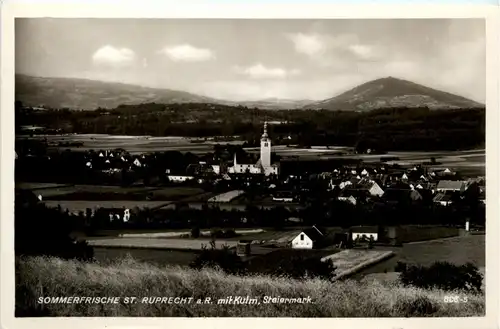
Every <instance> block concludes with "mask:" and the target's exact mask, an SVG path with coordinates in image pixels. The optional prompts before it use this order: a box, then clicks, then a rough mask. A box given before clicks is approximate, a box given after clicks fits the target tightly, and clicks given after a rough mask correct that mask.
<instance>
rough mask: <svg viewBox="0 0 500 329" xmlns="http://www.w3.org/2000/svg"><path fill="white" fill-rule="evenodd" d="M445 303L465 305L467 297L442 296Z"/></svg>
mask: <svg viewBox="0 0 500 329" xmlns="http://www.w3.org/2000/svg"><path fill="white" fill-rule="evenodd" d="M444 302H445V303H467V296H464V297H460V296H457V295H453V296H444Z"/></svg>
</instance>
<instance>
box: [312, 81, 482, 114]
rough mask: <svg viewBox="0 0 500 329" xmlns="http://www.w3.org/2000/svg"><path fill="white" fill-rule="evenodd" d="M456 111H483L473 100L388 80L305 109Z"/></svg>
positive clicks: (372, 82) (366, 85)
mask: <svg viewBox="0 0 500 329" xmlns="http://www.w3.org/2000/svg"><path fill="white" fill-rule="evenodd" d="M424 106H427V107H428V108H430V109H447V108H448V109H453V108H468V107H483V106H484V105H483V104H479V103H477V102H475V101H472V100H470V99H467V98H464V97H461V96H457V95H453V94H450V93H447V92H443V91H440V90H436V89H432V88H429V87H426V86H423V85H420V84H417V83H414V82H410V81H407V80H402V79H397V78H393V77H387V78H382V79H377V80H373V81H369V82H366V83H364V84H361V85H359V86H357V87H355V88H353V89H351V90H348V91H346V92H344V93H342V94H340V95H338V96H335V97H332V98H328V99H325V100H323V101H320V102H315V103H312V104H308V105H306V106H305V107H304V108H305V109H326V110H346V111H348V110H351V111H370V110H374V109H380V108H389V107H424Z"/></svg>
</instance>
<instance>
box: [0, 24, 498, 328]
mask: <svg viewBox="0 0 500 329" xmlns="http://www.w3.org/2000/svg"><path fill="white" fill-rule="evenodd" d="M13 26H14V36H15V37H14V40H13V42H12V44H13V46H14V51H13V53H14V57H15V58H14V60H15V66H14V68H13V69H12V71H14V77H13V78H12V79H13V80H12V82H13V83H14V85H13V86H12V90H13V92H14V94H13V95H12V96H11V98H9V99H12V100H13V101H12V103H13V104H10V105H9V106H12V113H14V114H13V116H14V120H13V127H12V131H13V132H14V133H15V137H12V138H11V140H12V141H13V143H12V144H13V145H12V148H13V149H12V154H13V159H12V163H13V166H14V169H13V175H14V177H13V183H12V184H11V189H12V188H13V190H14V192H12V193H13V200H14V202H13V205H12V211H13V218H12V220H13V227H14V231H13V232H12V231H11V232H4V231H2V237H3V236H4V235H7V234H8V235H10V236H12V241H13V248H14V251H13V253H14V257H13V261H14V263H15V266H13V269H12V272H15V274H14V277H15V288H14V286H12V290H13V291H14V292H15V296H13V298H14V299H15V301H14V302H13V303H14V307H13V309H14V314H13V316H15V317H16V318H33V317H35V318H36V317H173V318H176V317H179V318H185V317H208V318H210V317H239V318H246V317H252V318H422V317H428V318H436V317H446V318H456V317H478V318H480V317H485V316H486V275H487V274H486V258H487V257H486V250H487V248H486V243H485V242H486V230H487V228H486V226H487V225H486V224H487V220H486V218H487V213H488V216H490V215H491V214H490V212H487V210H486V209H487V207H490V202H489V201H490V200H489V198H488V203H487V201H486V199H487V198H486V185H487V181H488V180H489V177H490V176H489V175H490V174H492V173H491V172H490V170H488V177H487V175H486V172H487V170H486V167H487V166H486V162H487V161H486V159H487V158H488V157H489V156H490V153H488V156H486V140H487V138H486V125H487V120H486V112H487V110H488V111H490V110H492V109H490V108H487V105H486V104H487V92H486V91H487V74H488V73H487V71H488V70H487V55H488V52H487V37H486V35H487V33H486V31H487V20H486V19H485V18H484V17H483V18H477V17H476V18H475V17H472V18H466V17H464V18H446V17H444V18H342V19H340V18H339V19H337V18H332V19H324V18H314V17H311V18H307V19H303V18H302V19H294V18H282V19H269V18H267V19H262V18H253V19H244V18H189V17H186V18H156V17H155V18H143V17H110V18H105V17H104V18H103V17H96V18H92V17H81V18H80V17H45V16H44V17H16V18H15V19H14V25H13ZM493 110H495V111H497V110H498V109H497V108H495V109H493ZM2 111H4V109H2ZM5 152H6V151H5ZM2 161H4V160H2ZM490 169H491V168H490ZM3 179H4V177H2V180H3ZM9 186H10V185H9ZM488 186H492V185H488ZM491 188H495V189H496V187H491ZM2 197H3V190H2ZM496 201H498V197H496V200H495V199H494V200H493V202H496ZM491 219H492V218H490V221H491ZM2 221H3V220H2ZM490 221H488V223H490ZM488 229H490V228H488ZM2 230H3V229H2ZM496 233H498V232H495V234H496ZM492 238H494V239H496V238H495V236H493V237H492ZM490 260H491V259H490V258H489V259H488V262H490ZM14 267H15V268H14ZM488 274H489V272H488ZM488 282H489V281H488ZM488 312H490V311H488Z"/></svg>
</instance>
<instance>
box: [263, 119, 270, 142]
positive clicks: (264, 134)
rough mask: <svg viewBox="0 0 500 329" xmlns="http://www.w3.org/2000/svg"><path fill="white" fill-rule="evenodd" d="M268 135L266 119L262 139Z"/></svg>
mask: <svg viewBox="0 0 500 329" xmlns="http://www.w3.org/2000/svg"><path fill="white" fill-rule="evenodd" d="M268 138H269V136H268V135H267V121H266V122H264V133H263V134H262V140H264V139H268Z"/></svg>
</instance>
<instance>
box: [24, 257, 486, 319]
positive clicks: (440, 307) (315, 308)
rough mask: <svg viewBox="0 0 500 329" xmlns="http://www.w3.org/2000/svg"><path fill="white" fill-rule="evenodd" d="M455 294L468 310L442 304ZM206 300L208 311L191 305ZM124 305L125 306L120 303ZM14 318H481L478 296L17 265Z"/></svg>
mask: <svg viewBox="0 0 500 329" xmlns="http://www.w3.org/2000/svg"><path fill="white" fill-rule="evenodd" d="M453 293H460V294H461V295H462V296H467V298H468V302H467V303H451V304H450V303H444V296H447V295H450V294H453ZM45 296H89V297H96V296H116V297H122V298H123V297H127V296H135V297H137V298H138V302H137V303H135V304H125V303H123V302H120V303H117V304H74V303H50V304H39V303H37V300H38V298H39V297H45ZM155 296H179V297H192V298H193V301H194V302H192V303H190V304H166V303H153V304H150V303H146V302H143V300H142V298H143V297H155ZM227 296H244V297H245V296H250V297H252V298H257V300H258V303H257V304H255V305H244V307H242V305H230V304H218V303H217V302H216V301H217V300H218V299H219V298H225V297H227ZM264 296H273V297H277V296H281V297H285V298H286V297H290V298H297V297H305V298H307V297H310V298H311V303H305V304H284V303H281V304H267V303H264V298H263V297H264ZM206 297H210V298H211V300H212V301H213V302H212V303H210V304H196V301H197V299H202V300H205V298H206ZM122 300H123V299H122ZM15 312H16V316H21V317H22V316H83V317H85V316H131V317H142V316H161V317H215V316H216V317H232V316H238V317H457V316H460V317H468V316H469V317H470V316H484V315H485V295H484V293H465V292H449V291H443V290H423V289H417V288H411V287H403V286H401V285H399V284H398V283H394V282H393V283H391V284H387V283H380V282H376V281H375V282H356V281H351V280H346V281H338V282H334V283H332V282H328V281H324V280H320V279H310V280H305V281H297V280H292V279H289V278H284V277H281V278H272V277H268V276H251V277H241V276H233V275H227V274H224V273H221V272H219V271H216V270H210V269H203V270H193V269H186V268H179V267H172V266H168V267H160V266H154V265H151V264H146V263H139V262H136V261H134V260H133V259H130V258H125V259H121V260H120V261H117V262H114V263H108V264H100V263H83V262H79V261H63V260H60V259H56V258H45V257H36V258H20V259H18V260H17V261H16V300H15Z"/></svg>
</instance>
